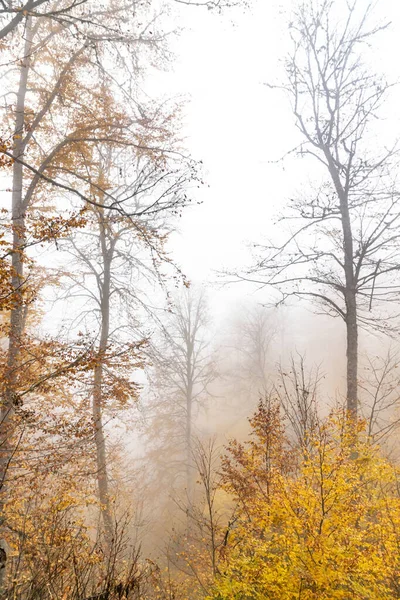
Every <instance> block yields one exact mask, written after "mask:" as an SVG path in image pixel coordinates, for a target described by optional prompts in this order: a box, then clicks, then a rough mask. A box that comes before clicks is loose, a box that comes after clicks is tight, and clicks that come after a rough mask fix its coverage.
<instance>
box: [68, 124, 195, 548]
mask: <svg viewBox="0 0 400 600" xmlns="http://www.w3.org/2000/svg"><path fill="white" fill-rule="evenodd" d="M149 126H150V125H149ZM104 154H105V159H104V161H102V162H101V163H100V166H99V176H98V183H99V188H104V187H105V188H107V189H108V190H110V191H112V192H113V194H114V195H116V196H120V195H121V194H122V195H125V196H126V197H128V196H130V204H129V206H131V205H133V206H134V208H133V207H132V209H129V212H130V214H132V213H133V212H134V211H135V212H136V214H137V215H138V216H137V217H136V218H135V219H133V218H132V217H131V216H129V217H128V216H125V215H121V214H119V213H115V212H111V214H107V213H106V211H105V209H104V208H103V207H101V206H93V207H91V208H90V209H89V210H88V211H87V224H86V227H85V229H81V230H80V231H79V232H75V233H74V235H73V236H72V237H71V238H70V239H67V240H65V241H62V242H60V245H59V247H60V249H61V250H64V251H66V252H67V253H68V256H69V259H70V260H69V265H68V268H67V269H65V267H63V268H62V272H61V281H62V283H63V293H62V296H61V298H62V299H63V300H64V301H65V302H66V303H70V302H71V299H73V298H74V299H76V300H77V302H78V304H79V306H78V307H77V313H76V314H72V311H70V312H71V323H70V326H71V327H72V329H74V328H77V327H79V328H80V329H82V328H83V329H87V330H88V331H94V332H95V340H94V346H95V348H96V352H97V360H96V363H95V365H94V371H93V381H92V382H91V384H90V385H91V386H92V387H93V394H92V412H93V425H94V431H95V436H94V437H95V446H96V458H97V473H96V475H97V485H98V492H99V499H100V503H101V505H102V507H103V510H102V515H103V520H104V531H105V536H106V540H107V545H108V547H111V545H112V544H111V541H112V536H113V515H112V509H111V501H110V492H109V487H110V486H109V468H108V460H107V449H106V439H105V438H106V433H105V430H104V414H106V413H107V414H108V413H110V411H111V412H116V413H118V410H119V409H124V408H126V407H127V406H129V403H130V402H131V401H132V400H134V401H136V400H137V399H138V393H139V386H138V385H137V384H136V383H135V382H134V380H133V377H134V373H135V372H136V371H137V369H140V368H143V364H144V348H143V347H144V345H145V344H146V343H147V340H146V338H145V337H144V334H143V331H144V330H145V329H146V326H148V324H147V323H146V321H147V320H148V319H149V318H153V319H154V311H155V304H156V303H155V302H154V301H153V303H152V306H150V302H149V300H148V293H149V291H150V290H151V291H152V292H153V293H154V286H155V285H157V284H158V285H159V286H160V287H161V288H164V287H165V285H166V282H167V279H168V276H169V274H168V273H166V272H165V269H164V267H165V266H167V267H173V264H172V261H171V259H170V257H169V256H168V255H167V253H166V252H165V249H164V244H165V241H166V237H167V234H168V231H169V229H170V228H171V226H172V219H173V217H174V215H175V213H176V211H177V209H178V208H182V207H183V206H184V205H185V203H186V200H187V198H186V188H187V186H188V185H189V183H190V180H191V178H192V176H193V171H192V168H191V163H190V161H189V163H187V162H186V161H185V162H184V161H182V160H180V161H179V166H178V165H176V164H174V162H176V161H172V160H167V159H166V158H164V159H163V160H162V161H158V160H157V158H156V157H152V156H150V157H149V156H141V157H140V158H139V159H136V160H135V156H134V155H133V156H131V157H129V158H130V159H131V160H128V156H127V153H126V152H124V153H123V155H122V156H120V155H119V153H115V152H114V153H113V154H112V155H108V156H107V152H104ZM95 169H96V165H93V166H92V172H93V171H94V170H95ZM93 179H94V177H93ZM118 179H120V182H119V185H118V189H115V188H116V182H117V181H118ZM107 181H108V183H107ZM99 196H100V197H99V198H98V201H99V205H101V204H102V198H101V193H99ZM125 206H126V207H127V206H128V204H127V203H126V204H125ZM174 274H178V275H179V274H180V271H179V269H178V268H176V269H175V271H174ZM82 300H83V302H82Z"/></svg>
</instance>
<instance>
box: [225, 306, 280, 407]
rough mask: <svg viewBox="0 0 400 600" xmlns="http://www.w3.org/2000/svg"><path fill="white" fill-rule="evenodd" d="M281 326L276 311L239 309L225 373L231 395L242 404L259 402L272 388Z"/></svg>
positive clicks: (255, 308) (232, 329)
mask: <svg viewBox="0 0 400 600" xmlns="http://www.w3.org/2000/svg"><path fill="white" fill-rule="evenodd" d="M278 327H279V325H278V324H277V311H275V310H268V309H266V308H265V307H263V306H259V305H255V306H250V307H249V306H243V307H240V311H239V314H238V316H236V317H235V318H234V320H233V321H232V325H231V327H230V328H229V329H230V330H229V332H228V338H227V342H226V345H227V346H228V348H229V354H228V356H227V361H228V363H227V367H226V372H227V375H228V377H229V379H231V380H232V382H233V391H232V394H231V395H232V396H233V398H234V399H235V400H236V399H237V400H238V401H239V400H240V403H241V404H243V405H248V404H249V402H251V401H253V400H255V401H258V400H259V398H260V397H262V396H264V395H265V393H266V392H267V390H269V388H270V377H271V373H272V368H271V367H272V360H273V357H274V356H275V355H274V352H273V343H274V340H275V338H276V335H277V331H278ZM247 414H248V407H247V410H246V413H245V416H247Z"/></svg>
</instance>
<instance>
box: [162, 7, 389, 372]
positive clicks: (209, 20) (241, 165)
mask: <svg viewBox="0 0 400 600" xmlns="http://www.w3.org/2000/svg"><path fill="white" fill-rule="evenodd" d="M296 1H297V0H280V1H279V0H253V6H252V9H251V10H249V11H247V12H245V13H244V12H243V11H232V12H231V13H225V14H224V15H223V16H221V17H218V16H216V15H214V14H211V13H210V12H208V11H201V10H199V9H194V8H192V9H183V10H182V12H181V18H183V24H184V26H185V31H184V32H183V33H182V35H181V36H180V38H179V40H178V41H177V42H176V46H175V51H176V53H177V60H176V63H175V66H174V72H173V73H171V72H168V73H166V74H165V75H162V76H160V79H159V82H162V81H163V82H164V85H165V86H166V88H167V89H169V90H170V91H171V92H172V93H175V92H178V93H182V94H186V95H187V96H188V97H189V103H188V105H187V107H186V115H187V119H186V134H187V141H186V144H187V147H188V149H189V151H190V153H191V154H192V155H193V156H194V157H195V158H201V159H202V160H203V162H204V167H205V180H206V182H207V184H209V187H205V188H203V189H202V190H200V192H199V198H200V199H201V200H202V201H203V204H202V205H201V206H195V207H193V208H192V209H188V210H186V211H185V212H184V215H183V217H182V219H181V224H180V234H179V235H175V236H174V238H173V240H172V243H171V249H172V251H173V253H174V256H175V257H176V259H177V260H178V262H179V263H180V264H181V265H182V267H183V270H184V272H185V273H186V274H187V276H188V277H189V278H190V279H192V280H194V281H204V282H207V287H208V288H209V289H210V290H212V285H210V284H211V282H215V281H216V280H217V279H218V277H217V275H216V271H218V270H221V269H223V268H224V267H227V268H229V267H240V266H241V265H245V264H249V261H250V255H249V251H248V250H247V248H246V242H249V241H250V242H257V241H262V238H263V236H264V237H268V236H269V235H270V234H271V232H272V231H273V228H274V227H275V225H274V215H275V216H276V214H277V213H278V212H279V211H280V210H284V208H285V201H286V200H287V199H288V198H289V197H290V195H291V194H292V193H294V192H295V191H296V190H297V189H298V188H299V181H302V180H303V182H304V180H305V179H306V178H307V173H304V172H303V171H304V165H303V163H302V161H300V160H291V161H289V162H288V163H287V164H285V168H283V166H282V165H274V164H271V163H270V162H269V161H273V160H277V159H279V158H280V157H281V156H282V155H283V154H284V153H285V152H287V151H288V150H290V149H291V148H292V147H294V146H295V145H296V140H298V138H297V133H296V129H295V126H294V120H293V116H292V114H291V111H290V107H289V104H288V102H284V101H283V96H282V95H281V94H280V93H279V92H277V91H274V90H271V89H270V88H268V87H267V86H265V82H269V83H275V82H277V81H278V80H279V78H283V77H284V72H283V64H282V62H281V59H283V58H284V55H285V53H286V51H287V50H288V49H289V48H290V41H289V35H288V31H287V28H286V23H287V12H288V10H289V9H290V6H291V5H292V3H296ZM339 2H340V0H338V3H339ZM365 4H366V5H367V0H365ZM284 13H286V14H284ZM377 15H378V16H379V17H380V18H381V19H382V20H383V21H387V20H389V21H392V26H391V28H390V29H389V30H388V31H387V32H385V34H384V36H383V37H381V40H380V42H379V48H374V51H373V60H374V62H375V58H376V66H377V71H378V72H379V71H382V70H383V69H384V70H385V71H386V73H387V74H388V76H389V78H391V79H392V80H395V79H400V66H399V57H400V2H398V1H397V0H379V1H378V10H377ZM398 106H400V94H399V93H396V94H394V95H393V100H392V102H391V103H390V105H389V104H388V107H387V113H388V115H390V119H388V121H387V122H386V123H382V124H381V126H382V128H383V130H385V128H387V130H393V128H394V127H395V128H396V129H397V128H398V131H399V135H400V110H398ZM311 175H312V174H310V176H311ZM248 293H250V294H251V295H252V296H253V299H255V300H256V301H260V302H262V301H263V299H264V298H265V294H266V292H262V293H260V294H255V291H254V290H253V289H252V288H251V289H249V288H246V286H244V285H243V286H242V285H241V284H235V285H234V286H231V287H230V288H229V289H223V290H221V289H214V290H213V291H210V296H211V304H212V309H213V312H214V315H215V318H216V319H217V320H218V321H219V320H221V318H223V316H224V314H225V313H226V312H229V311H230V309H231V308H232V305H234V304H235V303H239V302H243V301H245V298H246V294H248ZM299 315H300V316H299ZM313 319H315V321H314V320H313ZM318 319H320V317H313V316H311V315H309V313H307V312H300V313H297V314H296V315H294V316H292V319H291V321H290V322H288V325H287V328H286V329H287V333H286V334H285V336H284V340H283V342H282V345H283V346H287V345H290V347H291V349H293V350H295V349H296V348H297V349H299V350H300V351H301V352H303V351H304V350H307V351H308V352H310V354H311V357H312V360H317V361H318V360H322V361H324V363H326V364H324V366H325V368H326V369H327V370H330V371H332V376H333V377H335V380H336V377H337V373H338V372H342V374H343V375H344V370H343V367H344V333H345V331H344V326H342V324H339V322H338V321H337V320H329V319H328V320H325V322H324V320H322V321H319V320H318ZM300 321H302V322H300ZM310 322H312V323H313V325H312V328H311V329H310ZM321 326H322V327H321ZM328 339H329V340H330V341H329V342H328V341H327V340H328ZM332 348H337V349H338V352H337V356H338V358H336V359H335V358H333V354H334V352H332ZM278 359H279V357H277V360H278Z"/></svg>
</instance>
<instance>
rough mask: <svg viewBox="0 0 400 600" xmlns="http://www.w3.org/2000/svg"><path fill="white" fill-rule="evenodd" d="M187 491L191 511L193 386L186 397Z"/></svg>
mask: <svg viewBox="0 0 400 600" xmlns="http://www.w3.org/2000/svg"><path fill="white" fill-rule="evenodd" d="M185 445H186V493H187V498H188V510H189V512H190V510H191V507H192V504H193V485H192V477H193V464H192V463H193V456H192V454H193V452H192V391H191V386H189V388H188V390H187V397H186V435H185Z"/></svg>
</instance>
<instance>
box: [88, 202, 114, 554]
mask: <svg viewBox="0 0 400 600" xmlns="http://www.w3.org/2000/svg"><path fill="white" fill-rule="evenodd" d="M99 226H100V243H101V250H102V258H103V281H102V282H101V329H100V342H99V356H100V361H99V364H98V365H96V367H95V369H94V380H93V384H94V385H93V403H92V412H93V424H94V430H95V443H96V461H97V488H98V494H99V500H100V504H101V510H102V515H103V524H104V534H105V540H106V544H107V547H108V549H109V550H110V549H111V547H112V541H113V531H114V527H113V518H112V511H111V503H110V494H109V479H108V471H107V453H106V442H105V436H104V427H103V373H104V370H103V362H102V361H103V358H102V356H103V354H104V353H105V351H106V349H107V344H108V338H109V332H110V285H111V262H112V252H113V246H111V247H110V248H107V241H106V231H105V222H104V214H103V213H101V214H100V218H99Z"/></svg>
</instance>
